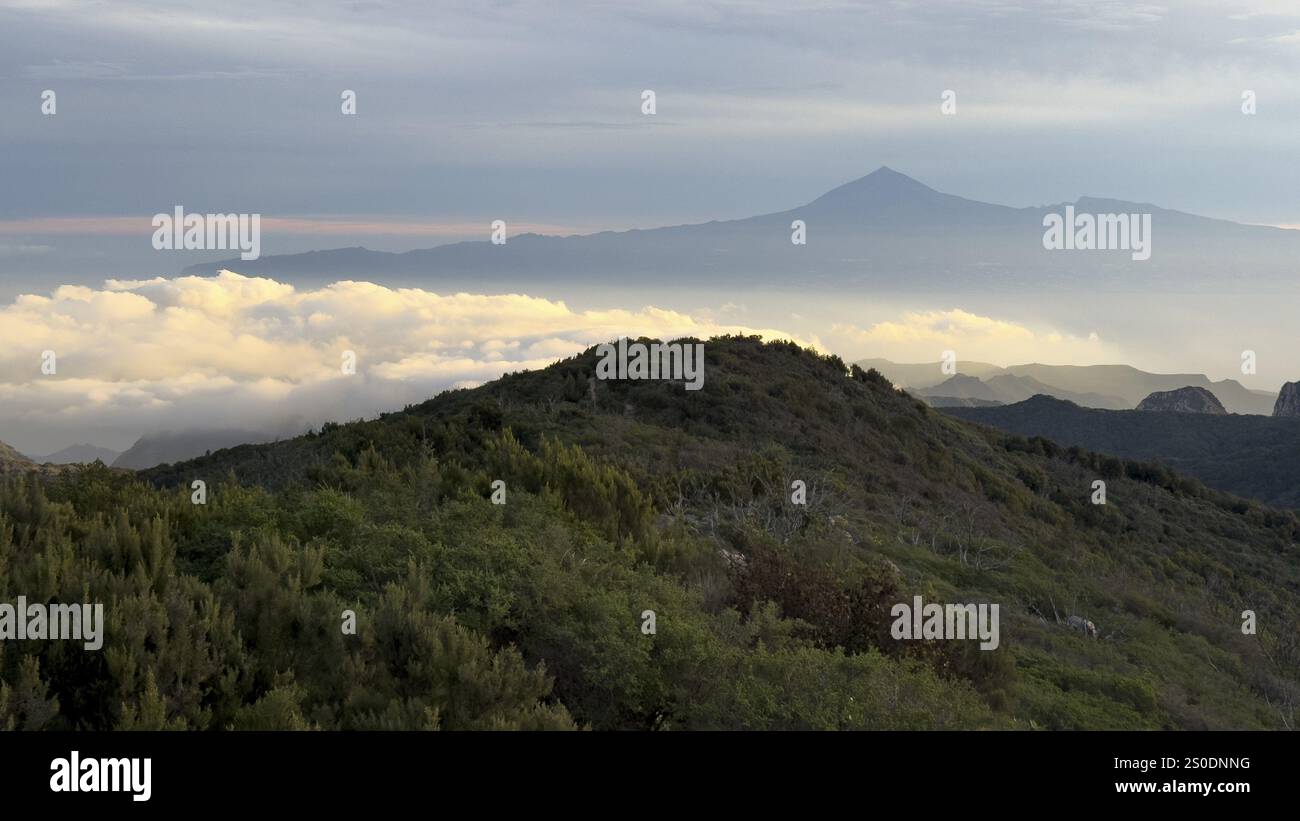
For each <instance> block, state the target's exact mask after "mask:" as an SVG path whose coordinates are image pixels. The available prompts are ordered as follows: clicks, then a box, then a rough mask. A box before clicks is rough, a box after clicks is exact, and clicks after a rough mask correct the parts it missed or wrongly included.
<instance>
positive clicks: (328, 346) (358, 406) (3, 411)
mask: <svg viewBox="0 0 1300 821" xmlns="http://www.w3.org/2000/svg"><path fill="white" fill-rule="evenodd" d="M722 333H759V334H762V335H764V336H766V337H773V338H775V337H782V338H792V337H790V335H789V334H786V333H783V332H782V331H780V330H776V329H764V328H750V327H746V326H742V325H737V324H726V323H719V322H716V321H714V320H712V319H709V318H705V317H697V316H691V315H688V314H685V313H682V312H678V311H672V310H664V309H660V308H656V307H653V306H647V307H643V308H639V309H620V308H615V309H604V310H582V311H579V310H573V309H571V308H570V307H569V306H568V305H566V304H565V303H564V302H561V301H554V300H547V299H541V298H538V297H532V296H528V295H525V294H504V295H491V296H489V295H482V294H467V293H458V294H438V293H433V292H431V291H426V290H421V289H416V288H388V287H384V286H382V285H376V284H373V283H369V282H354V281H346V282H336V283H333V284H331V285H329V286H326V287H323V288H319V289H315V290H299V289H296V288H294V287H293V286H291V285H286V284H283V283H280V282H276V281H274V280H270V279H261V278H252V277H245V276H242V275H240V274H236V273H232V272H229V271H226V272H223V273H221V274H220V275H219V276H216V277H208V278H204V277H177V278H173V279H164V278H157V279H150V280H138V281H122V280H109V281H108V282H107V283H106V284H105V286H104V287H103V288H99V289H92V288H86V287H80V286H62V287H60V288H58V289H56V290H55V291H54V292H52V293H51V294H50V295H49V296H38V295H32V294H26V295H23V296H20V297H18V298H17V299H16V300H15V301H14V302H13V303H12V304H10V305H8V306H6V307H4V308H0V440H5V441H9V442H10V444H13V445H15V446H16V447H19V448H20V449H23V448H27V449H28V450H31V451H35V452H39V451H41V450H52V449H54V448H55V447H60V446H62V445H63V444H68V443H69V441H68V440H69V439H71V440H73V441H82V440H84V439H95V440H96V444H103V445H107V446H114V447H125V446H127V445H129V444H130V443H131V441H133V440H134V438H135V437H136V436H138V435H139V434H140V433H142V432H145V431H152V430H161V429H172V430H183V429H189V428H211V427H223V428H254V429H259V430H268V431H280V432H284V433H289V432H294V431H295V430H296V429H299V428H301V427H305V426H307V425H312V424H318V423H319V422H322V421H325V420H328V419H335V420H346V419H352V418H357V417H361V416H368V415H372V414H375V413H378V412H380V411H385V410H393V409H395V408H400V407H402V406H403V405H405V404H408V403H412V402H418V401H423V400H424V399H427V398H428V397H430V396H432V395H434V394H436V393H437V392H438V391H440V390H443V389H445V388H448V387H454V386H468V385H475V384H478V383H480V382H483V381H486V380H490V379H494V378H496V377H498V376H500V375H501V374H503V373H506V372H509V371H518V370H525V369H533V368H541V367H544V366H546V365H548V364H550V363H552V362H554V361H556V360H558V359H562V358H565V357H568V356H572V355H574V354H576V353H579V352H580V351H582V350H584V349H585V348H587V347H589V346H591V345H593V344H596V343H599V342H604V341H608V340H610V339H614V338H617V337H619V336H639V335H648V336H656V337H660V338H665V339H667V338H675V337H680V336H699V337H707V336H711V335H715V334H722ZM800 341H803V340H800ZM349 351H350V352H352V353H353V354H355V357H356V373H355V374H346V373H344V372H343V364H344V361H345V360H344V357H345V354H346V352H349ZM46 352H52V353H53V354H54V356H55V359H54V364H55V371H56V372H55V373H54V374H52V375H51V374H44V373H42V370H41V366H42V363H43V361H45V359H44V358H43V357H44V356H45V354H46ZM96 437H99V438H98V439H96Z"/></svg>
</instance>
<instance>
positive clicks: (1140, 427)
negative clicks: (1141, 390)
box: [945, 396, 1300, 508]
mask: <svg viewBox="0 0 1300 821" xmlns="http://www.w3.org/2000/svg"><path fill="white" fill-rule="evenodd" d="M945 412H949V411H945ZM950 412H951V414H952V415H953V416H956V417H959V418H961V419H966V420H968V421H972V422H979V423H980V424H984V425H992V426H993V427H996V428H1001V429H1002V430H1006V431H1010V432H1012V433H1017V434H1020V435H1021V436H1043V437H1046V438H1048V439H1051V440H1052V441H1054V442H1058V443H1060V444H1062V445H1078V446H1080V447H1083V448H1088V449H1089V450H1093V451H1098V452H1100V453H1112V454H1115V455H1116V456H1123V457H1125V458H1129V459H1142V460H1153V461H1154V460H1159V461H1160V462H1161V463H1163V464H1165V465H1167V466H1168V467H1169V468H1170V469H1172V470H1175V471H1178V472H1179V473H1183V474H1186V475H1188V476H1194V477H1196V478H1198V479H1200V480H1201V481H1202V482H1204V483H1205V484H1207V485H1209V486H1210V487H1212V488H1216V489H1218V490H1223V491H1226V492H1229V493H1235V494H1237V495H1239V496H1246V497H1249V498H1252V499H1259V500H1260V501H1262V502H1265V503H1266V504H1270V505H1274V506H1277V507H1287V508H1300V419H1296V418H1291V417H1271V416H1254V415H1246V414H1228V415H1223V414H1200V413H1168V412H1150V411H1136V410H1132V411H1112V410H1099V409H1096V408H1081V407H1079V406H1078V405H1076V404H1074V403H1072V402H1063V401H1061V400H1059V399H1053V398H1052V397H1050V396H1035V397H1033V398H1032V399H1028V400H1025V401H1024V402H1017V403H1016V404H1014V405H1005V406H1003V407H998V408H954V409H952V410H951V411H950Z"/></svg>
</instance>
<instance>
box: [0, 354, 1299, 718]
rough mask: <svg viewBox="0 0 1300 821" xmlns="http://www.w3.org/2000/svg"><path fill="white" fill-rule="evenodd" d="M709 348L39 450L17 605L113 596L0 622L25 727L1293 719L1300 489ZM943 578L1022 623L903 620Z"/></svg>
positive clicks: (5, 670) (2, 594)
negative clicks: (194, 430) (1062, 441)
mask: <svg viewBox="0 0 1300 821" xmlns="http://www.w3.org/2000/svg"><path fill="white" fill-rule="evenodd" d="M706 351H707V356H706V361H707V372H706V373H707V376H706V382H705V387H704V390H701V391H698V392H688V391H685V390H683V388H682V386H681V384H680V383H678V384H672V383H666V382H596V381H594V380H591V379H590V377H591V376H592V374H593V373H594V371H595V356H594V353H593V352H590V351H589V352H587V353H586V354H584V355H582V356H579V357H576V358H573V359H570V360H566V361H564V362H561V363H558V364H556V365H555V366H552V367H550V368H547V369H545V370H543V371H537V372H529V373H523V374H513V375H510V376H507V377H505V378H503V379H501V380H498V381H497V382H494V383H491V384H489V385H486V386H484V387H482V388H478V389H475V390H469V391H454V392H449V393H446V394H443V395H441V396H439V397H437V398H435V399H433V400H431V401H429V402H427V403H424V404H422V405H420V406H416V407H412V408H408V409H406V410H405V411H403V412H401V413H394V414H389V415H387V416H385V417H383V418H380V419H377V420H372V421H368V422H358V423H353V424H348V425H341V426H335V425H330V426H327V429H326V430H323V431H320V432H317V433H314V434H312V435H309V436H306V437H302V438H299V439H296V440H292V441H288V442H281V443H275V444H269V445H260V446H244V447H239V448H234V449H231V450H226V451H220V452H217V453H214V454H212V455H211V456H210V457H206V458H204V459H200V460H196V461H194V462H191V463H187V464H182V465H177V466H166V467H163V468H159V469H155V470H153V471H149V472H146V473H144V474H142V476H141V477H140V478H137V477H133V476H127V475H123V474H120V473H115V472H112V471H109V470H107V469H104V468H102V467H91V468H86V469H79V470H74V471H71V472H70V473H69V474H68V475H66V476H64V477H59V478H55V479H49V478H45V479H38V478H36V477H31V478H20V479H11V480H9V481H8V482H7V483H6V484H5V485H4V487H3V489H2V490H0V601H13V600H14V599H15V597H16V596H18V595H19V594H23V595H26V596H27V597H28V598H29V599H33V600H55V599H58V600H60V601H82V600H85V599H86V598H87V597H89V598H92V599H94V600H98V601H104V602H105V603H106V612H107V614H108V620H109V625H108V629H107V639H106V641H105V646H104V648H103V649H102V650H101V651H98V652H86V651H84V650H82V649H81V647H80V645H79V644H76V643H72V642H7V643H4V644H3V645H0V652H2V653H3V655H2V656H0V682H3V684H0V726H11V727H21V728H127V727H177V728H180V727H185V728H202V729H221V728H238V729H245V728H281V727H283V728H321V729H334V728H371V727H391V728H412V729H415V728H445V729H462V728H488V727H493V728H496V727H499V728H563V727H592V728H597V729H607V728H641V729H652V728H664V729H674V728H868V729H879V728H979V727H983V728H1004V727H1019V728H1119V727H1137V728H1232V727H1241V728H1256V727H1259V728H1283V727H1294V722H1295V719H1296V714H1295V711H1296V706H1297V703H1298V702H1300V674H1298V673H1297V670H1298V669H1300V642H1298V641H1297V630H1296V626H1297V624H1298V623H1300V618H1298V617H1300V598H1298V595H1297V594H1298V593H1300V562H1298V561H1297V559H1298V558H1300V549H1298V548H1297V544H1296V542H1297V539H1298V538H1300V521H1297V519H1296V516H1295V515H1294V514H1293V513H1291V512H1280V511H1276V510H1272V509H1269V508H1266V507H1263V506H1261V505H1258V504H1255V503H1251V502H1246V501H1243V500H1240V499H1237V498H1235V497H1231V496H1226V495H1223V494H1220V493H1218V492H1215V491H1210V490H1207V489H1205V488H1204V487H1202V486H1201V485H1200V484H1199V483H1197V482H1195V481H1192V480H1188V479H1185V478H1182V477H1180V476H1178V475H1176V474H1173V473H1171V472H1170V471H1168V470H1167V469H1165V468H1162V467H1159V466H1153V465H1146V464H1141V463H1136V462H1125V461H1122V460H1119V459H1115V458H1111V457H1101V456H1097V455H1094V454H1091V453H1087V452H1084V451H1081V450H1079V449H1077V448H1076V449H1069V450H1066V449H1062V448H1060V447H1057V446H1056V445H1054V444H1052V443H1051V442H1048V441H1045V440H1041V439H1032V440H1027V439H1023V438H1020V437H1017V436H1009V435H1005V434H1001V433H997V432H995V431H992V430H988V429H981V428H976V427H973V426H970V425H967V424H965V423H962V422H959V421H957V420H954V419H950V418H948V417H945V416H944V415H942V414H941V413H939V412H936V411H934V410H932V409H930V408H928V407H926V406H925V405H924V404H923V403H921V402H919V401H917V400H915V399H913V398H911V397H909V396H907V395H906V394H904V393H902V392H900V391H897V390H895V389H894V388H893V387H892V386H891V385H890V384H889V383H888V382H886V381H885V380H884V379H883V378H881V377H880V376H879V375H878V374H875V373H874V372H863V371H861V370H860V369H856V368H854V369H853V370H852V371H851V372H850V371H846V369H845V366H844V364H843V363H842V362H841V361H840V360H838V359H836V358H834V357H820V356H817V355H815V354H813V353H811V352H808V351H805V350H801V349H799V348H798V347H796V346H793V345H789V344H778V343H769V344H763V343H761V342H759V341H758V340H756V339H748V338H724V339H715V340H711V341H710V342H708V343H707V346H706ZM1095 478H1104V479H1105V480H1106V481H1107V482H1108V500H1107V502H1108V503H1107V504H1106V505H1104V506H1096V505H1093V504H1091V503H1090V502H1089V496H1090V493H1091V482H1092V480H1093V479H1095ZM195 479H202V480H204V481H207V482H208V483H209V493H208V501H207V504H206V505H193V504H191V502H190V490H189V485H190V482H191V481H193V480H195ZM497 480H501V481H504V482H505V487H506V494H507V495H506V499H505V504H494V503H493V501H492V499H491V497H492V495H493V492H494V491H493V482H495V481H497ZM795 480H800V481H803V482H805V483H806V485H807V489H808V495H807V504H806V505H805V506H799V505H794V504H792V503H791V491H790V487H791V483H792V482H794V481H795ZM913 595H923V596H924V597H925V598H926V600H927V601H938V602H995V603H999V604H1000V605H1001V608H1002V619H1001V630H1002V641H1001V647H1000V648H999V649H998V650H996V651H989V652H983V651H980V650H978V649H977V647H976V644H975V643H974V642H941V641H928V642H898V641H894V640H893V639H891V638H890V637H889V623H890V621H891V618H890V616H889V608H890V607H891V606H892V605H893V604H894V603H896V602H902V601H910V599H911V597H912V596H913ZM1245 609H1251V610H1254V611H1255V612H1256V613H1257V614H1258V620H1259V633H1258V635H1250V636H1248V635H1243V634H1242V632H1241V630H1240V624H1241V619H1240V614H1241V612H1242V611H1243V610H1245ZM345 610H353V611H355V613H356V614H357V632H356V635H345V634H344V633H343V631H342V630H341V629H340V624H341V614H342V613H343V611H345ZM646 610H653V611H654V613H655V621H656V629H655V632H654V633H653V634H646V633H645V632H643V630H642V627H643V623H644V619H643V613H644V611H646ZM1075 614H1078V615H1082V616H1084V617H1086V618H1089V619H1092V620H1093V621H1094V622H1095V623H1096V624H1097V626H1098V627H1099V628H1100V633H1101V636H1100V637H1099V638H1097V639H1092V638H1089V637H1088V636H1086V635H1085V634H1083V633H1078V632H1072V631H1070V630H1067V629H1065V628H1064V627H1063V626H1061V625H1060V624H1059V623H1058V621H1057V617H1058V616H1059V617H1061V618H1064V617H1065V616H1066V615H1075Z"/></svg>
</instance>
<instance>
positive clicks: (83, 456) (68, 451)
mask: <svg viewBox="0 0 1300 821" xmlns="http://www.w3.org/2000/svg"><path fill="white" fill-rule="evenodd" d="M119 455H120V451H116V450H109V449H108V448H101V447H96V446H95V445H86V444H80V445H71V446H69V447H66V448H63V449H62V450H58V451H55V452H54V453H51V454H49V455H47V456H43V457H41V458H40V461H42V462H48V463H50V464H52V465H88V464H91V463H92V462H95V461H96V460H98V461H100V462H103V463H104V464H106V465H111V464H113V460H115V459H116V458H117V457H118V456H119Z"/></svg>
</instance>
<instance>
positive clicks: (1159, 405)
mask: <svg viewBox="0 0 1300 821" xmlns="http://www.w3.org/2000/svg"><path fill="white" fill-rule="evenodd" d="M1137 409H1138V410H1140V411H1172V412H1174V413H1209V414H1213V415H1215V416H1226V415H1227V414H1228V412H1227V411H1226V410H1224V408H1223V403H1222V402H1220V401H1219V399H1218V397H1216V396H1215V395H1214V394H1212V393H1210V392H1209V391H1207V390H1206V389H1205V388H1193V387H1191V386H1188V387H1186V388H1179V389H1178V390H1173V391H1156V392H1155V393H1153V394H1151V395H1150V396H1148V397H1147V398H1146V399H1143V400H1142V401H1141V402H1140V403H1138V406H1137Z"/></svg>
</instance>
